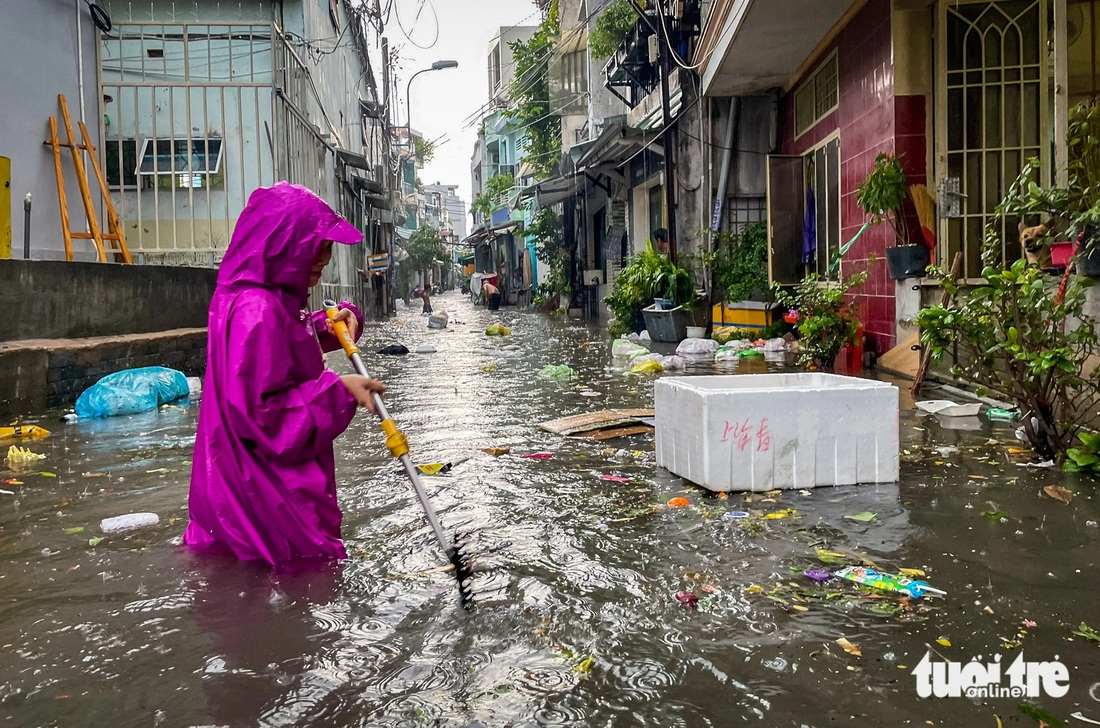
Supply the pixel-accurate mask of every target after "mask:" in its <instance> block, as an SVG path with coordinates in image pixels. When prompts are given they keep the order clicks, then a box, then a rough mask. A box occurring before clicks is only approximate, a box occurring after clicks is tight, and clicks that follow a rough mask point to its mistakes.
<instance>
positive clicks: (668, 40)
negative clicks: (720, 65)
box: [657, 8, 717, 71]
mask: <svg viewBox="0 0 1100 728" xmlns="http://www.w3.org/2000/svg"><path fill="white" fill-rule="evenodd" d="M657 17H658V18H659V19H660V25H661V30H663V31H664V41H665V47H666V48H667V49H668V51H669V57H670V58H672V60H673V61H675V62H676V65H677V66H679V67H680V68H683V69H684V70H686V71H695V70H698V69H700V68H702V67H703V66H705V65H706V64H707V61H709V60H710V56H711V54H712V53H714V48H715V47H717V44H715V46H714V47H712V48H711V49H710V51H708V52H707V56H706V58H703V59H702V60H701V61H699V63H698V64H697V65H695V66H689V65H687V64H686V63H684V61H683V60H682V59H681V58H680V54H679V53H677V52H676V50H675V49H673V47H672V34H671V33H669V32H668V20H667V19H666V18H665V14H664V13H662V12H661V11H660V8H658V9H657Z"/></svg>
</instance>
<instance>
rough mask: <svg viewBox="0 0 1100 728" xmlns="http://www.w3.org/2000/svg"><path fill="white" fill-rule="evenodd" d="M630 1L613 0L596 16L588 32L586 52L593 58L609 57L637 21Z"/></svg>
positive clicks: (636, 15) (600, 59)
mask: <svg viewBox="0 0 1100 728" xmlns="http://www.w3.org/2000/svg"><path fill="white" fill-rule="evenodd" d="M631 2H632V0H615V1H614V2H613V3H611V5H609V6H608V7H607V9H606V10H604V11H603V12H602V13H600V15H599V17H597V18H596V27H594V28H593V29H592V32H591V33H589V34H588V52H589V53H591V54H592V58H594V59H595V60H597V61H602V60H604V59H605V58H610V57H611V55H612V54H613V53H615V51H617V50H618V49H619V46H620V45H622V43H623V41H624V40H626V36H627V33H629V32H630V29H631V28H633V27H634V24H635V23H636V22H638V14H637V13H636V12H634V9H633V8H631V7H630V3H631Z"/></svg>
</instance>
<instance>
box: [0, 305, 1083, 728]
mask: <svg viewBox="0 0 1100 728" xmlns="http://www.w3.org/2000/svg"><path fill="white" fill-rule="evenodd" d="M436 308H437V309H440V308H447V309H449V310H450V311H451V312H452V321H454V320H455V319H458V321H459V322H457V323H455V324H454V325H453V326H452V329H451V330H448V331H442V332H432V331H428V330H427V329H426V325H425V322H424V319H422V318H421V317H420V316H418V315H415V314H411V315H409V316H408V317H407V319H405V320H404V321H403V322H402V323H400V324H398V323H393V322H391V323H388V324H385V325H375V326H370V327H368V330H367V331H366V332H365V342H366V344H365V346H364V350H365V351H367V352H371V351H376V350H377V349H379V348H381V347H382V346H384V345H386V344H389V343H393V342H401V343H403V344H405V345H406V346H408V347H409V348H410V349H412V350H415V348H416V346H418V345H420V344H426V343H430V344H431V345H432V346H434V347H435V348H436V349H437V350H438V353H435V354H431V355H415V354H414V355H409V356H407V357H399V358H393V357H382V356H374V355H369V356H368V357H367V360H368V366H370V367H372V368H373V371H374V373H375V374H376V375H377V376H379V377H381V378H382V379H384V380H385V381H386V382H387V384H388V385H389V386H390V389H389V393H388V394H387V400H388V403H389V405H390V408H391V410H392V412H393V413H394V415H395V417H396V418H397V419H398V421H399V422H400V423H401V424H402V426H403V427H404V428H405V430H406V431H407V433H408V435H409V438H410V442H411V443H412V445H413V449H414V455H415V457H416V459H417V461H418V462H433V461H437V462H454V463H456V465H455V467H454V468H453V470H452V471H451V472H450V473H449V474H447V475H445V476H442V477H437V478H429V479H426V485H427V487H428V489H429V492H430V495H431V497H432V500H433V502H434V503H435V504H436V507H437V508H438V509H439V511H440V513H441V516H442V519H443V522H444V525H445V527H446V528H447V529H448V530H449V531H450V532H452V533H453V532H461V533H463V534H465V535H466V537H467V538H468V540H469V543H470V548H471V550H473V551H474V552H476V553H477V554H478V555H479V557H478V566H479V567H480V568H481V569H482V571H481V573H480V574H479V576H478V585H477V593H478V600H479V606H478V608H477V609H476V610H475V611H473V612H472V613H466V612H463V611H462V610H461V609H460V608H459V607H458V601H457V598H456V595H455V589H454V585H453V581H452V578H451V577H450V576H449V575H448V574H446V573H441V572H439V571H438V570H437V569H438V567H440V566H441V565H442V564H443V559H442V556H441V554H440V553H439V551H438V547H437V546H436V544H435V542H434V539H433V537H432V534H431V532H430V530H429V528H428V526H427V524H426V523H425V521H424V518H423V514H422V512H421V510H420V507H419V505H418V503H417V502H416V500H415V497H414V496H413V495H412V493H411V491H410V489H409V487H408V485H407V483H406V481H405V479H404V476H403V475H402V474H401V473H400V472H399V471H398V470H397V469H396V468H395V467H394V465H393V463H392V461H390V460H389V459H388V458H386V457H384V455H383V453H384V448H383V446H382V439H381V436H380V435H379V434H378V433H377V432H376V431H375V428H374V427H373V424H372V423H371V422H369V421H368V420H367V419H366V418H360V419H357V421H356V422H355V423H354V424H353V426H352V428H351V429H350V430H349V432H348V433H347V434H346V435H345V436H343V437H342V438H341V439H340V440H339V442H338V453H337V470H338V480H339V485H340V493H341V502H342V505H343V507H344V510H345V523H344V533H345V535H346V538H347V543H348V550H349V554H350V558H349V560H348V561H347V562H346V563H345V564H342V565H341V566H340V568H338V569H335V570H333V569H323V568H314V569H304V570H299V571H296V572H295V573H286V574H272V573H270V572H269V571H267V570H263V569H257V568H255V567H252V566H249V565H245V564H238V563H236V562H233V561H227V560H224V559H219V558H217V557H212V558H199V557H197V556H195V555H192V554H189V553H187V552H185V551H181V550H180V549H179V548H178V546H177V545H176V544H177V543H178V536H179V533H180V531H181V530H182V528H183V525H184V523H185V516H186V511H185V503H186V491H187V478H188V473H189V467H190V452H191V446H192V444H193V435H194V422H195V415H196V409H197V408H196V407H194V406H193V405H192V406H186V405H185V406H182V407H175V408H170V409H166V410H163V411H161V412H160V413H157V414H151V415H144V416H135V417H128V418H119V419H115V420H109V421H104V422H87V423H79V424H76V425H69V426H62V425H59V424H58V425H53V424H52V423H51V422H48V421H47V422H45V424H47V426H48V427H51V429H54V430H55V435H54V437H51V438H50V439H48V440H45V441H42V442H38V443H33V444H32V448H33V449H35V450H36V451H39V452H44V453H45V454H46V455H47V458H46V459H45V460H43V461H40V463H38V464H37V465H35V466H34V470H32V471H31V472H23V473H19V474H10V473H6V474H4V475H3V476H2V479H4V480H18V481H20V482H21V483H22V484H21V485H4V486H2V487H4V488H5V489H10V490H13V491H15V492H16V496H0V526H2V529H3V530H2V531H0V558H2V559H3V560H4V563H5V566H4V569H3V570H2V571H0V589H2V592H0V593H2V595H3V597H4V598H3V599H2V600H0V645H3V647H2V650H3V660H2V661H0V717H2V718H4V719H6V720H8V721H9V722H10V724H12V725H20V726H24V725H27V726H30V725H34V726H38V725H42V726H99V725H110V724H117V725H165V726H176V725H180V726H187V725H195V726H199V725H230V726H238V725H242V726H244V725H265V726H406V725H408V726H413V725H444V726H505V725H512V726H596V725H598V726H635V725H653V726H703V725H713V726H725V725H738V724H740V723H741V722H744V721H746V720H749V719H752V720H754V721H755V722H757V723H759V724H760V725H768V726H815V727H816V726H833V725H858V726H869V725H903V724H907V723H910V724H915V725H923V724H925V722H926V721H933V722H934V724H936V725H962V724H963V721H964V720H968V719H978V720H984V721H986V723H988V724H990V725H992V724H993V720H992V718H991V716H992V715H993V714H994V713H997V714H999V715H1001V716H1008V715H1012V714H1014V713H1015V704H1014V703H1013V702H1012V701H1005V700H992V701H989V702H988V703H987V704H982V703H972V702H970V701H966V700H939V701H929V700H926V701H918V699H917V697H916V690H915V683H914V679H913V676H912V675H911V674H910V672H911V670H912V668H913V666H914V665H915V664H916V662H917V661H919V659H920V658H921V657H922V656H923V655H924V652H925V650H926V645H927V644H933V646H935V647H936V648H937V649H938V650H940V651H941V652H944V653H945V654H947V655H948V656H949V657H951V658H953V659H959V660H967V659H970V657H973V656H977V655H979V654H982V655H989V654H992V653H994V652H1004V651H1005V649H1004V648H1003V647H1002V644H1003V643H1004V642H1005V641H1006V640H1009V639H1014V638H1016V636H1017V634H1018V628H1019V626H1020V624H1021V622H1022V620H1023V619H1030V620H1033V621H1035V622H1036V623H1037V624H1038V626H1037V627H1035V628H1031V629H1029V630H1028V632H1027V634H1026V635H1025V636H1023V637H1022V647H1023V649H1025V650H1026V651H1027V655H1028V658H1029V659H1033V660H1039V659H1054V656H1055V655H1058V656H1059V658H1060V659H1061V660H1062V661H1063V662H1065V663H1066V665H1067V666H1068V668H1069V670H1070V675H1071V685H1070V694H1069V695H1068V696H1067V697H1066V698H1065V699H1063V700H1061V701H1043V702H1044V704H1045V705H1047V707H1049V708H1051V709H1052V710H1054V711H1055V712H1056V713H1059V712H1061V717H1063V718H1065V717H1067V716H1068V714H1069V713H1071V712H1073V711H1076V710H1080V711H1082V713H1083V714H1084V715H1085V716H1088V717H1092V718H1093V719H1100V702H1097V701H1096V699H1095V698H1094V697H1090V694H1089V691H1090V687H1093V683H1095V682H1096V681H1097V680H1100V665H1098V662H1100V651H1097V650H1096V648H1095V647H1092V646H1089V645H1087V644H1085V643H1084V642H1082V641H1080V640H1077V641H1073V642H1069V641H1067V640H1066V638H1067V637H1068V636H1069V626H1070V625H1073V626H1076V625H1077V624H1078V623H1079V622H1081V621H1085V622H1088V623H1090V624H1092V625H1093V626H1097V627H1100V607H1098V606H1097V601H1096V599H1095V594H1096V587H1095V575H1096V559H1097V553H1098V549H1097V546H1098V542H1100V530H1098V529H1097V528H1095V527H1093V526H1091V525H1089V524H1090V523H1094V522H1095V521H1096V520H1097V519H1098V511H1100V508H1098V506H1097V502H1096V500H1095V498H1093V497H1092V493H1093V487H1092V485H1091V483H1089V482H1087V481H1074V480H1070V481H1068V482H1067V483H1066V484H1067V485H1068V487H1070V489H1071V490H1075V491H1076V492H1077V493H1078V495H1077V497H1076V498H1075V500H1074V502H1073V503H1072V505H1070V506H1063V505H1061V504H1058V503H1056V502H1054V501H1051V500H1050V499H1045V498H1041V497H1040V496H1038V491H1039V489H1040V488H1041V487H1042V486H1043V485H1048V484H1050V483H1052V482H1059V481H1061V480H1063V476H1061V475H1059V474H1057V473H1054V472H1050V471H1034V470H1028V469H1025V468H1022V467H1018V466H1017V465H1015V464H1014V463H1013V462H1012V460H1013V459H1014V458H1015V459H1018V457H1016V456H1013V455H1011V454H1010V453H1009V448H1010V447H1012V446H1013V445H1014V444H1013V443H1012V442H1011V440H1012V433H1011V429H1010V428H1008V427H1007V426H1004V425H1001V424H997V425H992V426H991V425H990V424H989V423H987V422H984V421H978V420H972V421H970V422H968V423H966V427H969V428H975V429H949V428H951V427H954V426H957V425H958V424H959V423H955V422H944V421H941V420H937V419H936V418H935V417H932V416H925V415H917V414H915V413H913V412H912V410H911V408H910V407H909V404H910V403H909V402H907V401H905V400H904V394H903V417H902V429H903V432H902V442H903V447H904V448H905V450H906V453H905V454H904V455H903V465H902V482H901V483H900V484H896V485H878V486H861V487H847V488H823V489H816V490H812V491H807V492H806V493H800V492H798V491H794V492H787V493H784V494H783V495H782V496H780V497H779V498H778V499H777V502H775V503H769V502H766V501H763V500H761V497H760V496H755V497H754V498H755V499H756V500H754V501H750V502H747V503H746V502H745V501H744V500H743V499H742V498H740V497H738V496H731V497H729V498H728V499H719V498H717V497H715V496H713V495H711V494H708V493H705V492H704V491H701V490H698V489H695V488H693V487H691V486H690V485H687V484H685V483H683V481H681V480H680V479H679V478H676V477H673V476H671V475H670V474H669V473H667V472H665V471H663V470H660V469H658V468H657V467H656V465H655V461H654V456H653V450H652V441H651V438H648V437H645V436H640V437H635V438H629V439H625V440H614V441H610V442H606V443H597V442H593V441H585V440H576V439H567V438H560V437H556V436H552V435H549V434H547V433H545V432H542V431H540V430H538V429H537V427H536V425H537V423H538V422H541V421H544V420H548V419H552V418H556V417H561V416H565V415H571V414H577V413H581V412H587V411H592V410H597V409H603V408H608V407H641V406H650V405H651V403H652V378H651V377H637V376H628V375H627V374H625V373H624V371H623V370H622V369H621V368H618V367H615V366H612V362H611V361H610V342H609V341H608V340H607V339H606V338H605V337H604V336H603V335H602V334H601V333H600V332H599V331H597V330H595V329H591V328H588V327H585V326H583V325H580V324H577V323H574V322H570V321H565V320H561V319H551V318H546V317H541V316H536V315H531V314H526V313H515V312H512V311H505V312H501V314H500V316H502V317H503V320H505V321H506V322H511V321H512V319H516V321H515V324H514V326H513V331H514V335H513V336H512V337H511V338H507V339H491V338H488V337H486V336H485V335H484V333H483V332H484V328H485V326H486V325H487V324H488V323H490V322H491V321H494V320H497V316H498V315H497V314H490V313H489V312H486V311H484V310H480V309H474V308H472V307H470V306H469V305H468V304H466V303H465V302H464V301H461V300H460V298H459V297H458V296H457V295H453V294H448V295H445V296H442V297H440V298H439V299H437V306H436ZM590 342H591V343H590ZM582 345H583V346H582ZM658 348H659V349H663V350H662V353H666V354H667V353H671V347H668V348H664V347H658ZM330 364H331V365H332V366H335V367H338V368H341V369H343V368H345V367H346V365H345V363H344V362H343V361H341V359H340V357H338V356H335V355H331V356H330ZM547 364H568V365H569V366H571V367H573V368H574V369H576V370H577V372H578V376H577V378H575V379H574V380H570V381H566V382H553V381H548V380H544V379H540V378H538V377H537V376H536V374H537V372H538V371H539V370H540V369H542V368H543V367H544V366H546V365H547ZM776 366H782V364H780V363H776V362H765V361H763V360H759V359H758V360H746V361H743V362H739V363H735V364H734V366H733V367H728V368H726V369H723V370H719V371H730V372H734V373H745V372H747V371H748V372H756V371H767V370H769V369H770V368H773V367H776ZM715 371H716V370H715V367H714V365H713V364H710V363H700V362H691V363H689V368H688V372H687V374H688V375H694V374H710V373H715ZM903 389H904V387H903ZM486 447H507V448H511V454H509V455H504V456H501V457H493V456H490V455H488V454H485V453H483V452H481V449H482V448H486ZM943 447H948V448H958V451H957V452H953V451H951V450H941V451H937V450H936V449H935V448H943ZM534 451H551V452H553V453H554V457H553V459H551V460H541V461H540V460H527V459H522V458H520V457H518V456H519V455H522V454H524V453H528V452H534ZM43 472H45V473H52V474H53V475H55V476H56V477H50V475H44V474H42V473H43ZM603 474H613V475H619V476H623V477H626V478H630V479H631V480H630V482H627V483H616V482H609V481H604V480H600V479H599V476H600V475H603ZM676 496H682V497H686V498H687V499H688V500H689V501H690V502H691V504H692V505H691V506H690V507H688V508H683V509H669V508H659V509H655V508H654V506H656V505H659V504H663V503H665V502H667V501H668V500H669V499H671V498H673V497H676ZM968 504H969V505H970V506H972V507H970V508H967V507H966V506H967V505H968ZM784 508H793V509H795V510H797V511H798V514H799V517H798V518H788V519H776V520H765V519H759V518H754V519H729V520H727V519H724V518H723V517H722V515H723V514H724V513H725V512H726V511H732V510H751V511H761V512H771V511H775V510H779V509H784ZM134 511H154V512H156V513H158V514H159V515H160V517H161V523H160V525H159V526H157V527H155V528H152V529H148V530H144V531H137V532H133V533H131V534H128V535H120V536H110V537H108V538H106V539H104V540H103V541H102V542H95V541H94V539H96V538H98V536H100V535H101V534H99V532H98V523H99V521H100V520H101V519H102V518H106V517H109V516H113V515H118V514H121V513H127V512H134ZM861 511H870V512H873V513H875V514H876V517H875V519H874V520H872V521H870V522H869V523H859V522H855V521H852V520H850V519H848V518H845V516H847V515H851V514H854V513H858V512H861ZM983 513H985V514H987V515H982V514H983ZM993 513H997V514H998V515H997V517H995V518H994V517H991V516H990V515H989V514H993ZM1002 518H1003V519H1004V520H1005V522H1004V523H1002V522H1001V519H1002ZM90 539H91V540H92V541H90ZM817 549H825V550H835V551H841V552H845V553H848V554H854V555H857V556H858V557H860V558H866V559H870V560H873V561H874V562H876V563H878V564H879V565H880V566H882V567H883V568H885V569H888V570H889V569H894V568H897V567H901V566H906V567H912V568H919V569H923V570H925V571H927V573H928V580H929V581H930V582H931V583H932V584H933V585H935V586H938V587H940V588H943V589H946V590H947V591H948V597H947V599H946V600H939V601H926V602H924V603H922V604H926V605H927V606H925V607H924V608H918V609H915V610H913V611H911V612H905V611H901V610H898V609H897V600H893V599H885V600H881V601H882V606H881V607H880V606H878V605H876V604H875V603H873V602H866V601H862V600H859V599H858V598H854V597H853V595H855V594H856V592H853V591H852V590H850V589H849V590H845V589H844V588H843V587H831V586H830V587H827V588H823V589H822V590H821V592H820V593H818V594H809V596H805V594H804V593H805V592H806V590H808V589H811V588H812V586H813V585H812V584H811V583H809V582H807V581H806V580H805V579H804V578H803V577H802V576H801V571H802V570H803V569H805V568H808V567H810V566H813V565H819V566H820V564H818V563H817V561H816V550H817ZM680 591H689V592H692V593H693V594H694V595H695V596H697V597H698V598H699V601H698V609H695V610H692V609H687V608H685V607H684V606H682V605H681V603H680V602H679V601H677V600H676V599H675V595H676V593H677V592H680ZM840 636H845V637H847V638H848V639H849V640H851V641H852V642H853V643H857V644H859V645H860V646H861V648H862V652H863V656H862V657H858V658H857V657H853V656H850V655H848V654H846V653H845V652H844V651H843V650H841V649H840V648H839V647H838V646H837V645H836V644H835V640H836V639H837V638H838V637H840ZM939 638H946V639H948V640H949V641H950V642H951V643H952V647H950V648H947V647H942V646H939V645H936V644H935V640H937V639H939ZM1093 692H1094V693H1095V692H1096V690H1094V691H1093ZM1006 725H1007V723H1006Z"/></svg>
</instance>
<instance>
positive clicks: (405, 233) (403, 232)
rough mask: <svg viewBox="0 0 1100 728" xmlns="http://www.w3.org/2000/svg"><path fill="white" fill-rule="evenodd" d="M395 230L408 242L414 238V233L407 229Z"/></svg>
mask: <svg viewBox="0 0 1100 728" xmlns="http://www.w3.org/2000/svg"><path fill="white" fill-rule="evenodd" d="M394 230H396V231H397V234H398V235H399V236H400V237H402V238H404V239H405V240H408V239H410V238H411V237H412V236H413V231H412V230H409V229H408V228H406V227H399V228H394Z"/></svg>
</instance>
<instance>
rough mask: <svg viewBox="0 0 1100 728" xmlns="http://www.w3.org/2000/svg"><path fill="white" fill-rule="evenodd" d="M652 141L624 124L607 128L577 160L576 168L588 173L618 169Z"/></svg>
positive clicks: (644, 134) (651, 137)
mask: <svg viewBox="0 0 1100 728" xmlns="http://www.w3.org/2000/svg"><path fill="white" fill-rule="evenodd" d="M653 139H654V136H653V135H652V134H646V133H644V132H643V131H641V130H640V129H633V128H631V127H629V126H626V125H625V124H612V125H611V126H609V127H607V129H605V130H604V132H603V133H602V134H600V135H599V137H597V138H596V141H595V142H594V143H593V144H592V146H591V147H589V148H588V150H587V151H586V152H585V153H584V154H583V155H582V156H581V158H580V159H578V160H577V168H578V169H583V170H585V171H589V172H596V171H599V170H598V169H597V168H598V167H611V168H614V167H618V166H620V165H621V164H623V163H624V162H626V161H628V160H629V159H630V158H631V157H633V156H634V155H635V154H637V153H638V152H640V151H641V150H642V149H644V148H645V147H646V146H648V145H649V144H650V143H651V142H652V141H653Z"/></svg>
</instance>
